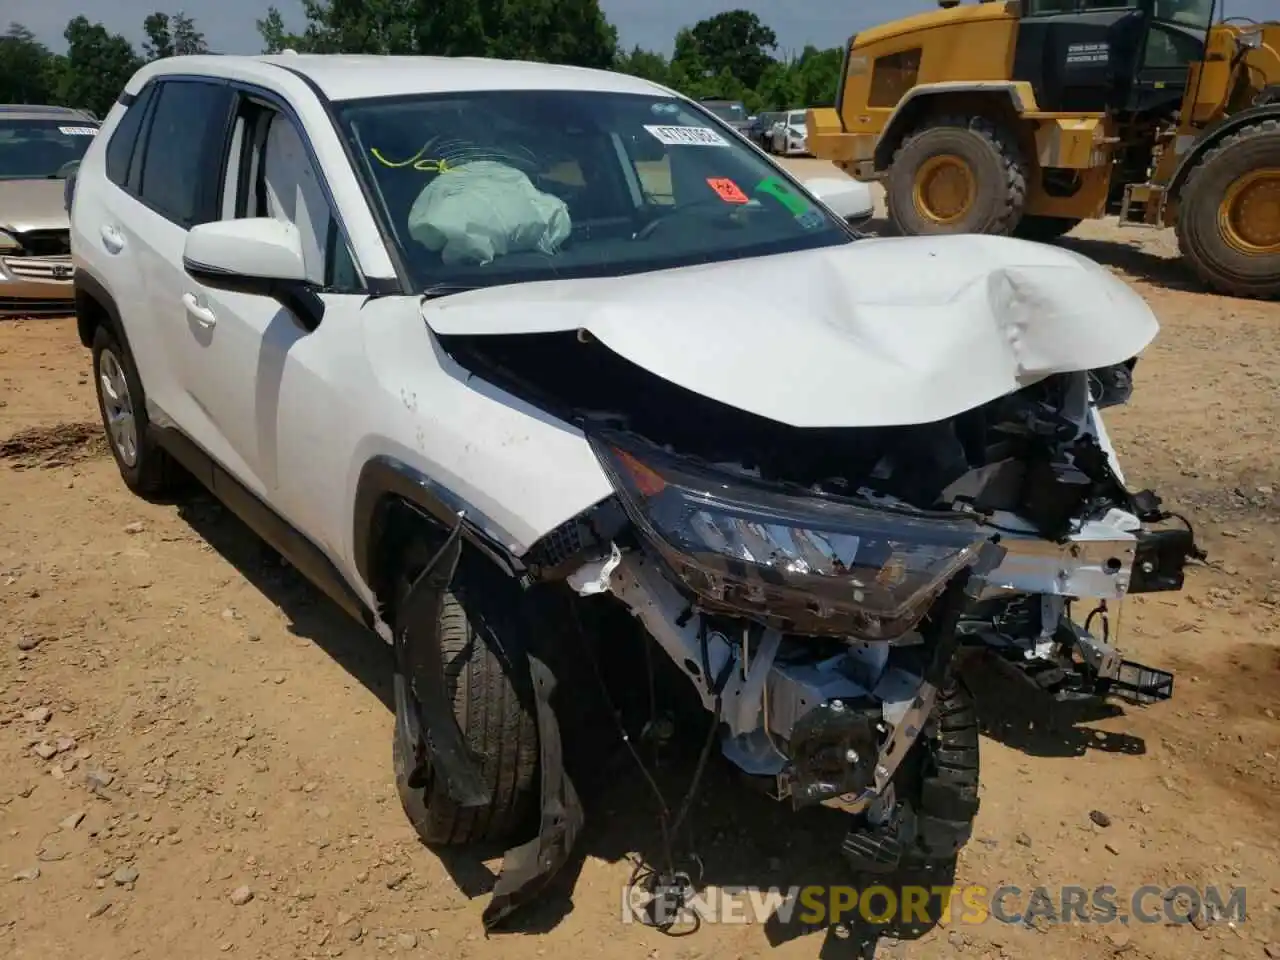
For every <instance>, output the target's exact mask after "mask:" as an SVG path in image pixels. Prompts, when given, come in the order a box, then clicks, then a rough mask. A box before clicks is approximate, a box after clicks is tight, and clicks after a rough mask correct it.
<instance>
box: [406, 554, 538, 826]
mask: <svg viewBox="0 0 1280 960" xmlns="http://www.w3.org/2000/svg"><path fill="white" fill-rule="evenodd" d="M429 555H430V553H429V551H428V550H427V549H426V545H425V544H423V545H421V547H419V546H418V545H415V546H414V547H411V548H410V550H409V554H408V556H407V557H406V558H405V561H404V562H403V563H402V564H401V567H402V570H403V572H402V574H401V576H400V578H399V580H398V582H397V585H396V597H395V599H396V605H397V607H399V606H401V604H400V603H399V601H400V600H401V599H402V598H403V597H404V596H405V595H406V594H407V592H408V589H409V585H410V583H412V579H413V577H414V576H415V575H416V573H417V572H418V571H419V570H421V569H422V567H423V566H424V565H425V563H426V560H427V558H428V557H429ZM518 593H519V587H518V586H517V585H516V584H515V583H514V582H513V581H511V580H510V578H508V577H507V576H506V574H505V573H503V572H502V571H501V570H499V569H497V568H496V567H494V566H493V565H492V564H490V563H488V562H487V561H486V560H484V559H482V558H478V557H475V556H473V555H471V554H469V553H468V552H467V551H465V550H464V552H463V557H462V560H461V562H460V563H459V564H458V570H457V573H456V574H455V576H454V581H453V584H452V585H451V586H450V589H449V591H448V592H447V593H446V594H445V596H444V603H443V606H442V609H441V612H440V617H439V620H438V629H439V631H440V646H441V649H442V652H443V654H444V660H445V677H446V682H447V683H448V687H449V693H450V695H451V696H452V698H453V709H454V715H455V716H456V717H457V718H458V725H459V726H460V727H461V728H462V734H463V736H464V737H465V738H466V741H467V744H468V746H469V747H470V748H471V752H472V753H473V754H474V755H475V756H476V757H477V758H479V762H480V770H481V774H482V777H483V779H484V781H485V783H486V785H487V786H488V788H489V791H490V800H489V804H488V805H487V806H484V807H473V808H466V807H461V806H459V805H458V804H457V803H456V802H455V801H454V800H453V799H452V798H451V797H450V796H449V794H448V791H447V790H446V788H445V785H444V784H443V783H442V782H441V781H440V779H439V778H437V777H435V776H433V775H432V773H431V771H430V769H428V770H427V773H426V777H425V780H424V782H413V783H411V782H410V775H411V774H412V772H413V769H414V766H415V762H414V761H415V753H416V751H417V750H418V749H420V745H419V741H420V739H421V736H422V732H421V726H420V722H419V720H418V717H417V705H416V703H415V702H414V700H413V694H412V693H411V691H410V685H409V682H408V678H406V677H404V676H403V675H401V674H400V673H399V672H397V673H396V676H395V706H396V734H395V737H394V740H393V761H394V764H395V774H396V788H397V791H398V792H399V794H400V802H401V805H402V806H403V807H404V811H405V814H406V815H407V816H408V818H409V821H410V822H411V823H412V824H413V828H414V830H415V831H417V833H418V836H419V837H421V839H422V841H423V842H424V843H426V844H428V845H429V846H436V847H444V846H460V845H464V844H469V843H479V842H495V841H501V840H505V839H507V838H508V837H509V836H510V835H511V833H512V832H513V830H515V829H516V828H517V827H519V826H520V824H521V822H522V820H523V819H524V817H525V815H526V814H527V813H528V811H529V808H530V804H531V803H532V802H533V801H534V800H535V798H536V794H537V791H538V786H539V782H538V776H537V774H538V726H537V718H536V715H535V712H534V707H533V703H532V687H531V685H530V683H529V679H528V676H527V660H526V659H525V656H524V652H523V651H524V643H525V639H526V631H525V623H524V622H523V620H522V618H521V616H520V614H519V612H518V611H519V610H520V604H519V598H518V597H517V596H516V594H518ZM405 626H406V625H405V624H404V623H401V622H399V620H398V619H397V622H396V623H395V626H394V629H395V631H396V633H397V635H399V634H400V632H401V631H403V630H404V629H405Z"/></svg>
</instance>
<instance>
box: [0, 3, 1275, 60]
mask: <svg viewBox="0 0 1280 960" xmlns="http://www.w3.org/2000/svg"><path fill="white" fill-rule="evenodd" d="M1225 2H1226V7H1227V13H1228V14H1229V15H1231V16H1252V17H1255V18H1258V19H1261V18H1262V17H1263V15H1264V10H1265V11H1266V13H1267V14H1268V15H1270V16H1273V17H1274V16H1275V0H1225ZM169 3H173V4H174V6H173V7H172V8H169V7H168V5H169ZM268 5H269V4H268V3H267V2H264V0H110V3H104V4H102V6H101V7H100V8H98V9H94V8H93V7H92V6H89V4H87V3H86V0H4V2H3V8H4V12H3V13H0V28H3V26H4V24H3V22H2V21H3V20H4V19H7V20H12V21H16V22H18V23H22V24H25V25H26V26H27V27H29V28H30V29H31V30H32V31H34V32H35V34H36V36H38V37H39V38H40V39H41V40H43V41H44V42H45V43H47V44H48V45H49V46H50V47H53V48H54V49H57V50H61V49H64V48H65V43H64V42H63V41H62V30H63V28H64V27H65V26H66V24H67V21H68V20H70V19H71V18H72V17H74V16H77V15H78V14H80V13H84V14H85V15H86V16H88V17H89V18H90V19H91V20H93V19H98V20H100V21H101V22H102V23H103V24H104V25H106V27H107V28H108V29H110V30H111V31H112V32H115V33H122V34H124V35H125V36H126V37H128V38H129V40H131V41H133V43H134V44H135V46H139V47H140V46H141V43H142V21H143V19H144V18H145V17H146V16H147V14H149V13H152V12H153V11H155V10H156V9H157V8H161V9H166V8H169V9H172V10H178V9H181V10H184V11H185V12H186V13H187V14H189V15H190V16H192V17H194V18H195V20H196V23H197V25H198V26H199V28H200V29H201V30H203V31H204V34H205V38H206V39H207V40H208V41H209V45H210V47H211V48H212V49H214V50H217V51H219V52H220V53H258V52H260V51H261V49H262V43H261V40H260V38H259V36H258V32H257V30H256V29H255V28H254V21H255V20H256V19H258V18H259V17H261V16H262V15H263V13H264V12H265V11H266V9H267V6H268ZM276 5H277V6H278V7H279V8H280V11H281V12H282V13H283V14H284V15H285V19H286V22H287V23H288V24H289V25H290V26H291V27H298V26H300V25H301V23H302V14H301V10H302V6H301V3H300V2H299V0H278V3H277V4H276ZM600 6H601V7H602V8H603V9H604V11H605V14H606V15H607V16H608V17H609V19H610V21H612V22H613V24H614V25H615V26H617V28H618V34H619V38H620V40H621V42H622V44H623V46H625V47H627V48H630V47H632V46H634V45H636V44H639V45H640V46H642V47H644V48H646V49H649V50H658V51H661V52H663V53H668V54H669V53H670V52H671V46H672V42H673V40H674V38H675V34H676V31H677V30H679V29H680V27H682V26H692V25H693V24H695V23H697V22H698V21H699V20H702V19H704V18H706V17H709V16H712V15H714V14H716V13H720V12H721V11H723V10H728V9H734V8H745V9H748V10H751V11H753V12H755V13H756V14H757V15H758V16H759V17H760V19H761V20H762V21H764V23H766V24H768V25H769V26H770V27H772V28H773V30H774V32H775V33H777V35H778V46H779V51H778V52H779V54H781V55H786V54H788V53H793V52H794V53H798V52H799V51H800V50H801V49H803V48H804V46H805V44H808V43H811V44H813V45H814V46H817V47H824V48H825V47H834V46H839V45H841V44H843V43H844V41H845V39H846V38H848V36H849V34H851V33H853V32H854V31H856V30H859V29H862V28H864V27H868V26H871V25H873V24H877V23H884V22H885V21H888V20H892V19H895V18H897V17H901V16H905V15H907V14H910V13H917V12H919V11H921V10H929V9H932V8H933V7H934V6H935V0H600ZM86 7H88V8H89V9H86Z"/></svg>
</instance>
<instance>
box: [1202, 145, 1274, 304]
mask: <svg viewBox="0 0 1280 960" xmlns="http://www.w3.org/2000/svg"><path fill="white" fill-rule="evenodd" d="M1177 232H1178V244H1179V246H1180V247H1181V248H1182V255H1183V256H1184V257H1186V258H1187V261H1188V263H1190V264H1191V267H1192V269H1193V270H1194V271H1195V272H1196V274H1197V275H1198V276H1199V277H1200V279H1202V280H1203V281H1204V282H1205V283H1207V284H1208V285H1209V286H1211V287H1213V288H1214V289H1215V290H1217V291H1219V292H1221V293H1225V294H1229V295H1231V296H1237V297H1254V298H1273V297H1277V296H1280V120H1262V121H1259V122H1258V123H1254V124H1251V125H1250V126H1247V127H1245V128H1244V129H1243V130H1239V131H1237V132H1236V133H1234V134H1232V135H1231V136H1229V137H1227V138H1225V139H1224V140H1223V141H1222V143H1221V144H1219V145H1218V146H1217V147H1215V148H1214V149H1212V150H1210V151H1209V152H1208V153H1207V154H1205V156H1204V159H1202V160H1201V161H1200V162H1199V163H1198V164H1196V167H1195V169H1193V170H1192V171H1191V174H1190V176H1188V177H1187V182H1186V185H1185V186H1184V187H1183V189H1182V195H1181V198H1180V202H1179V213H1178V227H1177Z"/></svg>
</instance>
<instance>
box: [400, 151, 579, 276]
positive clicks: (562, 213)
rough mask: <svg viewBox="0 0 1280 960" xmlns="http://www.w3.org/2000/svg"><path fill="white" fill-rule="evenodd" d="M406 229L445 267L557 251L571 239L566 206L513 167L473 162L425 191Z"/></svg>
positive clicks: (443, 177)
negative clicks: (438, 255) (519, 254)
mask: <svg viewBox="0 0 1280 960" xmlns="http://www.w3.org/2000/svg"><path fill="white" fill-rule="evenodd" d="M408 226H409V235H410V236H411V237H413V239H414V240H416V241H417V242H418V243H420V244H422V245H423V246H424V247H426V248H427V249H428V250H433V251H437V252H439V254H440V257H441V259H442V260H443V261H444V262H445V263H446V264H459V263H469V264H485V263H490V262H491V261H493V260H494V259H495V258H497V257H500V256H502V255H504V254H507V253H521V252H525V251H530V250H537V251H540V252H542V253H545V254H548V255H549V254H553V253H555V252H556V251H557V250H559V249H560V245H561V244H562V243H564V241H565V239H566V238H567V237H568V236H569V208H568V207H567V206H565V203H564V201H563V200H561V199H560V198H559V197H555V196H552V195H551V194H549V193H543V192H542V191H541V190H539V189H538V188H537V187H535V186H534V185H533V183H532V181H530V180H529V178H528V177H527V176H525V175H524V173H522V172H521V171H519V170H517V169H516V168H515V167H510V166H507V165H506V164H504V163H498V162H496V161H492V160H476V161H474V162H472V163H468V164H465V165H463V166H460V167H456V168H454V169H452V170H450V171H449V172H448V173H443V174H440V175H439V176H438V177H436V178H435V179H434V180H432V181H431V182H430V183H428V184H427V185H426V186H425V187H423V188H422V192H421V193H420V194H418V198H417V199H416V200H415V201H414V202H413V207H412V209H410V211H409V223H408Z"/></svg>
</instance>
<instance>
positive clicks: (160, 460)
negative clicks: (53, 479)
mask: <svg viewBox="0 0 1280 960" xmlns="http://www.w3.org/2000/svg"><path fill="white" fill-rule="evenodd" d="M93 382H94V387H95V392H96V393H97V396H98V413H99V414H100V415H101V417H102V429H103V432H104V433H105V434H106V436H107V446H109V447H110V448H111V456H112V457H113V458H114V459H115V461H116V466H117V467H118V468H119V470H120V476H121V478H123V480H124V482H125V486H127V487H128V488H129V489H130V490H131V491H132V492H133V493H135V494H137V495H138V496H140V497H145V498H147V499H160V498H164V497H167V496H170V495H171V494H174V493H176V492H178V491H179V490H180V489H182V488H183V486H184V485H185V483H186V481H187V479H188V475H187V474H186V473H185V471H183V469H182V468H181V467H180V466H179V465H178V463H177V461H175V460H174V459H173V458H172V457H171V456H169V454H168V452H167V451H165V450H164V449H163V448H162V447H161V446H160V445H159V444H158V443H157V442H156V440H155V437H154V435H153V434H152V432H151V422H150V420H148V419H147V397H146V394H145V393H144V392H143V389H142V381H141V380H140V379H139V377H138V369H137V366H136V365H135V364H134V360H133V353H132V352H131V351H130V350H129V348H128V346H127V345H126V344H125V343H124V342H123V341H122V338H120V337H118V336H117V334H116V331H115V330H114V329H113V328H112V327H111V326H109V325H107V324H105V323H104V324H99V325H98V327H97V329H95V330H94V333H93ZM113 423H114V424H115V429H114V430H113ZM130 431H131V434H130ZM130 435H131V438H132V440H131V442H129V439H128V438H129V436H130Z"/></svg>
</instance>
